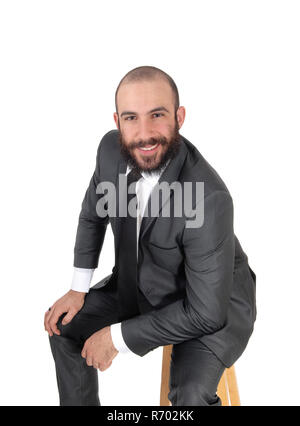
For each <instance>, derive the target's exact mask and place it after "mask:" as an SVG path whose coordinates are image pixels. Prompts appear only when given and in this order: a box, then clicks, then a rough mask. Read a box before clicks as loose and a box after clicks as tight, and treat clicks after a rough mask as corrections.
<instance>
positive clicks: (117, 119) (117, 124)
mask: <svg viewBox="0 0 300 426" xmlns="http://www.w3.org/2000/svg"><path fill="white" fill-rule="evenodd" d="M114 120H115V123H116V126H117V129H118V130H120V126H119V116H118V114H117V113H116V112H114Z"/></svg>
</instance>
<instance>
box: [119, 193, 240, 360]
mask: <svg viewBox="0 0 300 426" xmlns="http://www.w3.org/2000/svg"><path fill="white" fill-rule="evenodd" d="M202 202H203V201H202ZM182 245H183V250H184V257H185V260H184V262H185V275H186V296H185V298H184V299H180V300H177V301H175V302H173V303H171V304H169V305H166V306H164V307H163V308H160V309H157V310H153V311H151V312H149V313H146V314H143V315H139V316H136V317H133V318H130V319H128V320H125V321H123V322H122V324H121V329H122V334H123V338H124V341H125V343H126V345H127V346H128V347H129V349H131V350H132V351H133V352H134V353H136V354H137V355H140V356H143V355H145V354H146V353H148V352H149V351H151V350H153V349H155V348H156V347H158V346H165V345H169V344H177V343H180V342H182V341H185V340H190V339H192V338H195V337H201V336H203V335H206V334H211V333H214V332H215V331H217V330H219V329H220V328H222V327H223V326H224V324H225V322H226V316H227V310H228V306H229V300H230V294H231V289H232V284H233V269H234V253H235V246H234V230H233V203H232V198H231V196H230V194H229V193H228V192H226V191H215V192H213V193H211V194H209V195H208V196H207V197H206V198H205V199H204V221H203V224H202V226H201V227H199V228H187V227H186V228H185V230H184V233H183V239H182ZM157 285H158V286H159V281H158V282H157Z"/></svg>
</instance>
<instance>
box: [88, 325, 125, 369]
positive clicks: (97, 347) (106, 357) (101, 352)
mask: <svg viewBox="0 0 300 426" xmlns="http://www.w3.org/2000/svg"><path fill="white" fill-rule="evenodd" d="M118 352H119V351H118V350H117V349H116V348H115V347H114V345H113V342H112V338H111V333H110V326H108V327H104V328H102V329H101V330H99V331H97V332H96V333H94V334H92V335H91V336H90V337H89V338H88V339H87V340H86V341H85V344H84V346H83V349H82V352H81V356H82V357H83V358H85V359H86V363H87V365H88V366H93V367H94V368H97V369H99V370H100V371H105V370H106V369H107V368H108V367H110V366H111V364H112V360H113V359H114V358H115V357H116V356H117V354H118Z"/></svg>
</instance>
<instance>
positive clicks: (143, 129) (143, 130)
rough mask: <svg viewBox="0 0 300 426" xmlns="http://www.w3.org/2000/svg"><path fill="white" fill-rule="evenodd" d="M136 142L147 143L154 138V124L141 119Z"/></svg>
mask: <svg viewBox="0 0 300 426" xmlns="http://www.w3.org/2000/svg"><path fill="white" fill-rule="evenodd" d="M136 131H137V133H136V140H141V141H147V140H148V139H150V138H151V137H153V135H154V132H153V128H152V123H151V122H150V120H147V119H140V120H139V124H138V128H137V129H136Z"/></svg>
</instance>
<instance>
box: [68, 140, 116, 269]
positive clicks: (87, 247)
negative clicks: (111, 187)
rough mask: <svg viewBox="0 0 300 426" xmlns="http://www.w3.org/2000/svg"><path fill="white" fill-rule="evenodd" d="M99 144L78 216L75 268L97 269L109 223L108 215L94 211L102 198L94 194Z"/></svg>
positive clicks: (98, 176)
mask: <svg viewBox="0 0 300 426" xmlns="http://www.w3.org/2000/svg"><path fill="white" fill-rule="evenodd" d="M102 141H103V138H102V140H101V142H102ZM101 142H100V144H99V147H98V150H97V157H96V167H95V170H94V173H93V176H92V177H91V180H90V183H89V186H88V188H87V190H86V193H85V196H84V199H83V201H82V204H81V211H80V214H79V221H78V226H77V233H76V240H75V247H74V263H73V265H74V266H75V267H77V268H91V269H92V268H97V266H98V261H99V255H100V252H101V249H102V245H103V241H104V237H105V232H106V227H107V224H108V221H109V218H108V215H107V216H105V217H100V216H99V215H98V214H97V211H96V205H97V202H98V200H99V199H100V198H101V197H103V194H101V195H99V194H97V193H96V189H97V185H98V184H99V183H100V155H101V154H100V153H101Z"/></svg>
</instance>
